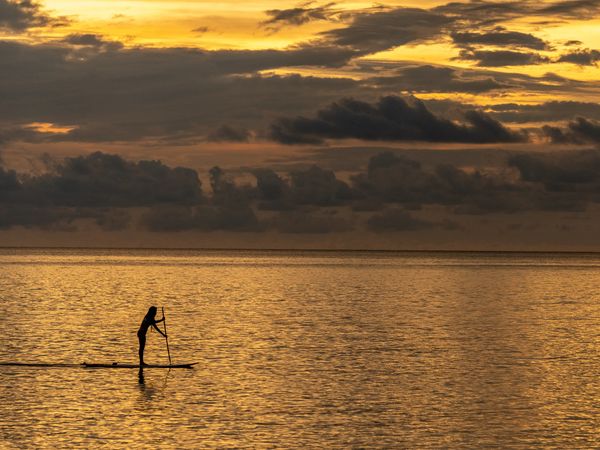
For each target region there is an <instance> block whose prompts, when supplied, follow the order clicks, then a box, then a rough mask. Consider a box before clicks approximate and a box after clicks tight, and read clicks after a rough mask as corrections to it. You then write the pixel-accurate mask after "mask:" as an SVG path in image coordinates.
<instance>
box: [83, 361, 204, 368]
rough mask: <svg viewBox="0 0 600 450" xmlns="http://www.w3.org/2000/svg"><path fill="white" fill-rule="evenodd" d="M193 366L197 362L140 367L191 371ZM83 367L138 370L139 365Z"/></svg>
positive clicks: (118, 364)
mask: <svg viewBox="0 0 600 450" xmlns="http://www.w3.org/2000/svg"><path fill="white" fill-rule="evenodd" d="M194 364H198V363H197V362H193V363H187V364H147V365H145V366H142V367H143V368H144V369H191V368H192V366H194ZM82 365H83V367H86V368H90V369H139V368H140V365H139V364H122V363H116V362H115V363H112V364H95V363H86V362H84V363H83V364H82Z"/></svg>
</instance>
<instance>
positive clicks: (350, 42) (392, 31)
mask: <svg viewBox="0 0 600 450" xmlns="http://www.w3.org/2000/svg"><path fill="white" fill-rule="evenodd" d="M452 22H453V19H452V18H450V17H447V16H446V15H444V14H438V13H436V12H432V11H429V10H426V9H419V8H397V9H393V10H387V11H380V12H375V13H371V12H369V13H363V14H360V13H359V14H357V15H355V17H354V18H353V20H352V22H351V23H350V24H349V25H348V26H346V27H344V28H337V29H334V30H330V31H326V32H323V33H322V34H321V35H322V36H323V37H324V38H325V39H326V41H328V42H331V43H333V44H335V45H337V46H347V47H351V48H354V49H357V50H359V51H361V52H364V53H375V52H378V51H383V50H388V49H390V48H394V47H397V46H400V45H405V44H409V43H416V42H422V41H426V40H429V39H432V38H435V37H437V36H439V35H440V34H441V33H442V31H443V29H444V27H446V26H447V25H449V24H450V23H452Z"/></svg>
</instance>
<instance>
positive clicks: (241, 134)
mask: <svg viewBox="0 0 600 450" xmlns="http://www.w3.org/2000/svg"><path fill="white" fill-rule="evenodd" d="M251 137H252V134H251V133H250V132H249V131H248V130H246V129H244V128H234V127H232V126H229V125H222V126H220V127H219V128H217V129H216V130H214V131H212V132H211V133H209V135H208V136H207V139H208V140H209V141H213V142H248V141H249V140H250V138H251Z"/></svg>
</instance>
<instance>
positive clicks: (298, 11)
mask: <svg viewBox="0 0 600 450" xmlns="http://www.w3.org/2000/svg"><path fill="white" fill-rule="evenodd" d="M311 4H312V2H309V3H306V4H304V5H301V6H298V7H296V8H288V9H271V10H268V11H265V14H266V15H267V16H269V17H270V19H268V20H265V21H264V22H262V24H261V25H263V26H264V27H266V28H268V29H271V30H274V31H275V30H278V29H280V28H281V27H283V26H286V25H287V26H300V25H304V24H306V23H309V22H315V21H320V20H325V21H330V20H334V21H335V20H339V16H340V14H341V13H340V11H338V10H335V9H333V8H332V7H333V6H335V3H333V2H331V3H327V4H325V5H321V6H313V7H311V6H310V5H311Z"/></svg>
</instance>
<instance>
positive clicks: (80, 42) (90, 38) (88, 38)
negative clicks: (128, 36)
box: [61, 33, 123, 51]
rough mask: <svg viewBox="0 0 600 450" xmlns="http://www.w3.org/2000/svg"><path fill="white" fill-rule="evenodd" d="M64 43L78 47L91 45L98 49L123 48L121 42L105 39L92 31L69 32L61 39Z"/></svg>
mask: <svg viewBox="0 0 600 450" xmlns="http://www.w3.org/2000/svg"><path fill="white" fill-rule="evenodd" d="M61 42H64V43H66V44H71V45H74V46H80V47H92V48H95V49H99V50H105V51H111V50H112V51H114V50H120V49H121V48H123V43H121V42H119V41H112V40H107V39H105V38H104V36H102V35H100V34H92V33H74V34H69V35H68V36H66V37H65V38H63V39H62V40H61Z"/></svg>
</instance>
